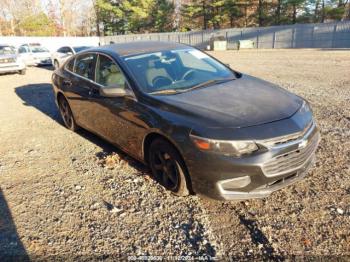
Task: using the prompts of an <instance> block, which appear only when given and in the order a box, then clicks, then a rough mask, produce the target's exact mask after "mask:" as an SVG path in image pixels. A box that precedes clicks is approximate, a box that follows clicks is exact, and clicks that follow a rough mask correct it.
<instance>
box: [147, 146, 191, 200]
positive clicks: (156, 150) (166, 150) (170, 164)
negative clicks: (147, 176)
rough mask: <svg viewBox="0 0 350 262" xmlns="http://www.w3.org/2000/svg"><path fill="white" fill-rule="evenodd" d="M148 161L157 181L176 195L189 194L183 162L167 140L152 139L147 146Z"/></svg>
mask: <svg viewBox="0 0 350 262" xmlns="http://www.w3.org/2000/svg"><path fill="white" fill-rule="evenodd" d="M148 161H149V164H150V168H151V170H152V174H153V177H154V178H155V180H156V181H157V182H159V183H160V184H161V185H162V186H164V187H165V188H166V189H168V190H170V191H172V192H173V193H174V194H175V195H177V196H187V195H189V190H188V182H187V179H186V178H187V171H186V167H185V164H184V162H183V160H182V158H181V156H180V155H179V153H178V152H177V150H176V149H175V148H174V146H172V145H171V144H170V143H169V142H168V141H166V140H164V139H156V140H154V141H153V142H152V144H151V145H150V148H149V160H148Z"/></svg>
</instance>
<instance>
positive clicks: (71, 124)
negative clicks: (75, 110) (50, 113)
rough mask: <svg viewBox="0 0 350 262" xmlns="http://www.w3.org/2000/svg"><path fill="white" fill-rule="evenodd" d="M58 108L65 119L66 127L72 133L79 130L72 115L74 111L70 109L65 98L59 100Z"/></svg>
mask: <svg viewBox="0 0 350 262" xmlns="http://www.w3.org/2000/svg"><path fill="white" fill-rule="evenodd" d="M58 107H59V110H60V114H61V117H62V119H63V122H64V125H65V126H66V127H67V128H68V129H70V130H72V131H76V130H78V129H79V127H78V126H77V124H76V123H75V120H74V117H73V114H72V110H71V109H70V106H69V104H68V101H67V100H66V99H65V98H64V97H60V98H59V100H58Z"/></svg>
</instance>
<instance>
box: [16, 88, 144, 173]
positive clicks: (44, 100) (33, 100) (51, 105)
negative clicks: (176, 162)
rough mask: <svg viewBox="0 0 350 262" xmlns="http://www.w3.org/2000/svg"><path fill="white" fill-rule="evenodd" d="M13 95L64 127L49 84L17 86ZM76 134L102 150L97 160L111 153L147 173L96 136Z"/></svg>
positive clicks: (135, 162)
mask: <svg viewBox="0 0 350 262" xmlns="http://www.w3.org/2000/svg"><path fill="white" fill-rule="evenodd" d="M15 93H16V94H17V96H18V97H20V98H21V99H22V101H23V105H25V106H32V107H34V108H36V109H37V110H39V111H40V112H42V113H43V114H45V115H47V116H48V117H50V118H51V119H52V120H54V121H56V122H57V123H58V124H60V125H64V123H63V121H62V118H61V116H60V113H59V111H58V108H57V106H56V103H55V97H54V92H53V90H52V86H51V84H48V83H40V84H29V85H24V86H19V87H16V88H15ZM76 133H77V134H79V135H80V136H82V137H84V138H85V139H87V140H89V141H90V142H92V143H94V144H96V145H97V146H99V147H101V148H102V151H101V152H98V153H97V154H96V155H95V156H96V157H97V158H98V159H99V160H102V159H104V158H105V157H106V156H108V155H110V154H112V153H117V154H118V156H119V157H120V158H121V159H123V160H125V161H127V162H128V164H129V165H130V166H132V167H134V168H135V169H137V170H138V171H140V172H142V173H145V172H146V173H147V172H148V168H147V167H146V166H145V165H143V164H142V163H141V162H139V161H137V160H136V159H133V158H131V157H130V156H128V155H127V154H126V153H124V152H123V151H122V150H120V149H119V148H117V147H115V146H113V145H112V144H110V143H108V142H106V141H105V140H103V139H101V138H100V137H98V136H97V135H95V134H93V133H91V132H89V131H87V130H84V129H79V130H78V131H77V132H76Z"/></svg>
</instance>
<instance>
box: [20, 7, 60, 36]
mask: <svg viewBox="0 0 350 262" xmlns="http://www.w3.org/2000/svg"><path fill="white" fill-rule="evenodd" d="M18 27H19V28H20V30H21V31H23V34H24V35H27V36H53V35H54V34H55V32H56V28H55V23H54V21H53V20H51V19H50V18H49V17H48V16H47V15H46V14H45V13H43V12H41V13H39V14H37V15H31V16H27V17H25V18H24V19H23V20H22V21H21V22H20V23H19V25H18Z"/></svg>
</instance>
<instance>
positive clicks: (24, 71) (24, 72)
mask: <svg viewBox="0 0 350 262" xmlns="http://www.w3.org/2000/svg"><path fill="white" fill-rule="evenodd" d="M26 72H27V70H26V69H23V70H19V74H20V75H25V74H26Z"/></svg>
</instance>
